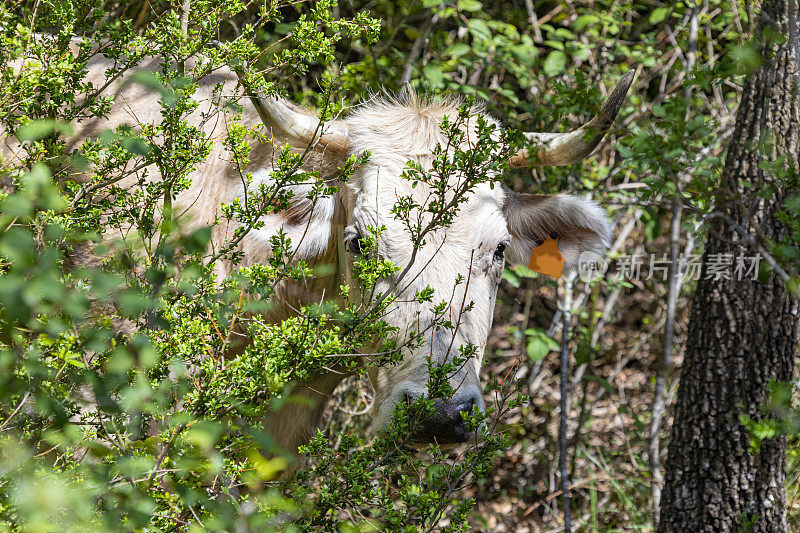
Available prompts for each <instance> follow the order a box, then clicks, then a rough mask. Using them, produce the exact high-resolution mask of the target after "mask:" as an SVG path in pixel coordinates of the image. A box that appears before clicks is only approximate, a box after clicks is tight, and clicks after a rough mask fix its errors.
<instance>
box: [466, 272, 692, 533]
mask: <svg viewBox="0 0 800 533" xmlns="http://www.w3.org/2000/svg"><path fill="white" fill-rule="evenodd" d="M525 283H528V284H532V285H535V287H534V289H533V290H529V291H527V294H528V295H529V296H532V297H533V298H534V299H535V302H533V305H532V308H533V309H534V311H533V312H532V318H530V319H527V320H535V319H536V318H537V317H548V316H549V317H552V316H553V312H554V311H555V305H556V303H555V302H556V294H555V288H554V287H553V286H552V285H551V284H542V283H541V282H540V281H539V280H535V279H529V280H527V281H525ZM514 293H515V294H524V292H523V291H520V290H517V291H514ZM648 296H649V298H648ZM626 300H628V301H626ZM630 300H638V301H636V302H635V304H634V302H633V301H630ZM642 300H652V293H650V292H638V291H632V292H631V293H630V294H628V295H625V296H624V297H623V299H622V300H621V303H620V304H618V305H619V308H618V311H617V314H618V315H620V316H619V318H618V319H617V320H615V321H610V322H609V323H608V324H607V325H606V326H605V329H604V331H603V333H602V335H600V336H599V338H598V344H597V347H596V349H595V350H593V356H592V359H591V361H590V362H589V363H587V364H585V365H578V364H577V363H576V361H575V360H574V358H571V361H570V398H571V402H570V403H571V409H570V412H569V420H570V424H569V426H568V434H567V435H568V442H569V445H568V460H569V467H570V468H569V471H570V486H571V491H570V496H571V498H572V506H571V507H572V523H573V530H576V531H615V530H618V531H631V530H644V531H647V530H650V529H652V526H651V524H652V502H651V490H650V467H649V465H648V455H647V449H648V445H649V442H648V437H647V435H648V430H649V424H650V411H651V408H652V403H653V389H654V387H653V376H654V369H655V360H654V354H657V353H660V339H661V334H660V332H658V331H654V330H655V329H656V328H654V327H653V326H652V325H648V324H647V322H649V320H647V319H646V317H647V316H648V315H647V314H642V315H640V316H637V315H634V314H632V313H631V314H627V313H625V312H624V310H625V309H626V308H628V309H631V308H632V309H642V308H647V307H651V308H654V309H657V308H658V303H657V302H654V301H642ZM503 302H504V304H503V305H498V312H499V313H502V314H505V313H508V314H506V316H496V321H495V326H494V328H493V330H492V333H491V335H490V338H489V345H488V348H487V350H486V360H485V363H484V372H485V375H486V376H491V375H494V376H497V375H504V374H505V373H507V372H508V370H509V369H510V368H512V367H514V366H515V365H516V367H517V371H516V372H517V376H516V377H517V378H527V383H528V391H527V394H528V395H529V396H530V400H531V401H530V404H529V405H527V406H523V407H521V408H518V409H516V410H515V411H513V412H511V413H509V414H508V416H507V417H506V419H505V427H506V429H507V430H508V431H511V432H513V434H514V444H513V445H512V446H511V447H510V448H509V449H508V450H507V451H506V452H505V454H504V456H503V457H501V458H500V459H498V460H497V461H496V467H495V470H494V473H493V475H492V476H491V477H490V478H489V479H488V480H486V481H485V482H483V483H481V484H480V485H479V486H478V487H476V489H475V490H473V491H471V494H469V495H470V496H472V497H474V498H476V500H477V512H476V513H475V515H476V519H475V522H474V527H475V530H476V531H492V532H505V531H509V532H519V533H525V532H540V531H541V532H545V531H553V532H556V531H562V530H563V528H564V523H563V512H562V510H561V506H562V501H561V490H560V487H561V481H560V475H559V473H558V444H557V443H558V439H557V436H558V426H559V417H560V408H559V398H560V385H559V383H560V356H559V353H557V352H554V351H553V352H550V353H549V354H548V355H547V356H546V357H545V358H544V359H543V360H542V361H541V364H536V363H533V364H532V363H531V361H530V359H529V358H528V355H527V352H526V350H525V348H524V344H523V343H522V342H520V340H519V339H515V338H514V335H512V334H511V332H513V331H514V328H517V329H521V328H523V327H525V325H526V316H525V315H524V314H523V313H522V307H523V306H522V305H521V304H523V302H516V301H515V300H513V298H512V297H511V294H507V295H504V298H503ZM537 308H539V309H538V310H537ZM542 308H544V309H542ZM547 308H550V309H547ZM548 311H549V312H548ZM654 318H656V323H658V320H657V319H658V317H657V316H656V317H654ZM683 318H684V320H682V321H681V322H680V323H679V327H678V330H679V331H678V336H679V341H680V340H682V334H683V333H684V331H683V329H684V328H683V325H685V317H683ZM548 326H549V324H546V323H543V324H531V323H530V322H527V327H542V328H544V329H547V328H548ZM658 329H660V328H658ZM555 337H556V338H559V337H560V333H559V334H558V335H555ZM678 355H680V354H678ZM675 363H676V365H679V364H680V357H678V359H677V360H676V361H675ZM673 396H674V387H671V388H670V399H672V397H673ZM666 415H667V416H666V417H665V420H664V425H663V427H664V428H669V427H670V424H671V417H670V412H669V411H668V412H667V413H666ZM579 421H581V424H580V431H578V429H579V428H578V424H579ZM662 434H663V436H664V437H666V431H663V428H662ZM664 446H666V439H665V438H662V448H663V447H664ZM664 451H665V450H664ZM662 453H663V451H662ZM477 517H479V518H477Z"/></svg>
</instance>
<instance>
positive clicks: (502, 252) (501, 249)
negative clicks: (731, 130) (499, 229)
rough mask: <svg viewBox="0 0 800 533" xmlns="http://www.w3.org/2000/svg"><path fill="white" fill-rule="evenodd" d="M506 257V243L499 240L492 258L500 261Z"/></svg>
mask: <svg viewBox="0 0 800 533" xmlns="http://www.w3.org/2000/svg"><path fill="white" fill-rule="evenodd" d="M505 257H506V243H504V242H501V243H500V244H498V245H497V249H496V250H495V251H494V258H495V259H497V260H498V261H502V260H503V259H505Z"/></svg>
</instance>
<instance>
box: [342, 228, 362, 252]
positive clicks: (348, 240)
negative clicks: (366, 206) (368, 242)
mask: <svg viewBox="0 0 800 533" xmlns="http://www.w3.org/2000/svg"><path fill="white" fill-rule="evenodd" d="M344 245H345V247H346V248H347V251H348V252H350V253H353V254H360V253H361V234H360V233H359V232H358V230H357V229H356V228H354V227H353V226H347V227H346V228H345V229H344Z"/></svg>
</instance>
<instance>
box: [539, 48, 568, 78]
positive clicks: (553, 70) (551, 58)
mask: <svg viewBox="0 0 800 533" xmlns="http://www.w3.org/2000/svg"><path fill="white" fill-rule="evenodd" d="M566 66H567V54H565V53H564V52H562V51H561V50H553V51H552V52H550V53H549V54H547V58H546V59H545V60H544V73H545V74H546V75H547V76H549V77H554V76H558V75H559V74H561V73H562V72H564V69H565V68H566Z"/></svg>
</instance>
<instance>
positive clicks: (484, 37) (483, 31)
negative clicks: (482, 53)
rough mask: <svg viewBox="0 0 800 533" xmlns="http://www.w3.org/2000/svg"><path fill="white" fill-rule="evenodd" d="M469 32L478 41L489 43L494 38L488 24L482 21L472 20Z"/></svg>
mask: <svg viewBox="0 0 800 533" xmlns="http://www.w3.org/2000/svg"><path fill="white" fill-rule="evenodd" d="M468 26H469V32H470V33H471V34H472V37H474V38H475V39H476V40H478V41H488V40H490V39H491V38H492V32H491V30H490V29H489V26H487V25H486V22H484V21H482V20H481V19H471V20H470V21H469V24H468Z"/></svg>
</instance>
